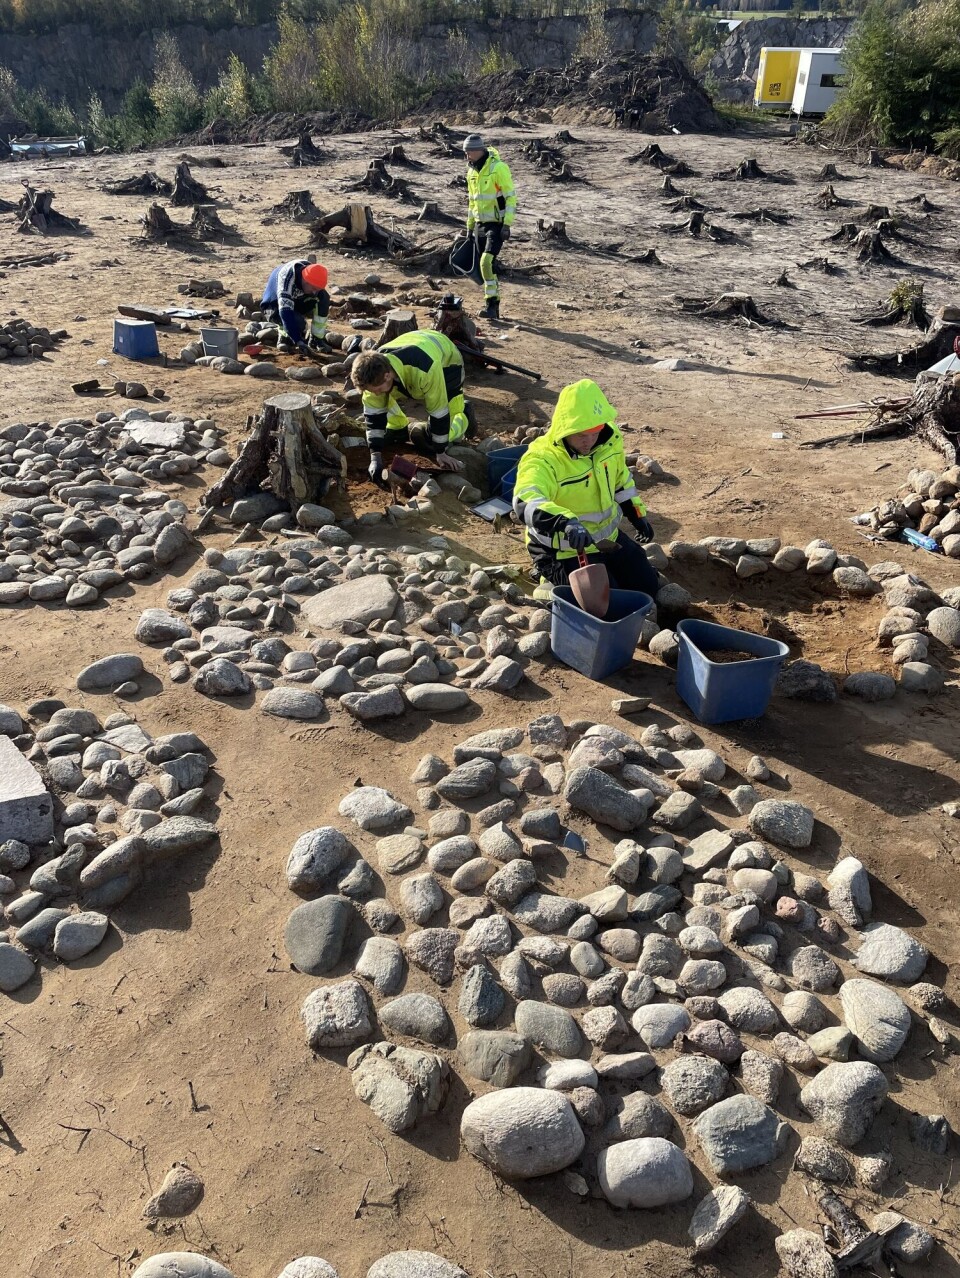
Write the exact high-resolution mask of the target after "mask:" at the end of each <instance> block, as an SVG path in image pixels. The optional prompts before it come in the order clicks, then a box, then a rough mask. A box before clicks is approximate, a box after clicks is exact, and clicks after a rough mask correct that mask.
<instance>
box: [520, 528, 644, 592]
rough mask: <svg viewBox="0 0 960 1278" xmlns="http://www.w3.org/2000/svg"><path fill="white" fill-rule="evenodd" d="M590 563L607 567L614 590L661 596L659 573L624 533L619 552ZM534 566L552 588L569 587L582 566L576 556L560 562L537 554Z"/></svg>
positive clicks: (590, 559)
mask: <svg viewBox="0 0 960 1278" xmlns="http://www.w3.org/2000/svg"><path fill="white" fill-rule="evenodd" d="M587 562H588V563H591V564H597V563H600V564H603V565H604V566H605V568H606V570H607V575H608V576H609V578H610V585H611V587H612V588H613V589H614V590H642V591H643V593H644V594H645V595H649V596H650V597H651V599H652V598H655V597H656V593H657V589H658V586H657V570H656V568H654V566H653V565H652V564H651V563H650V561H649V559H648V558H647V556H646V552H645V551H644V549H643V547H642V546H641V545H640V544H639V543H638V542H635V541H634V540H633V538H632V537H627V536H625V535H624V534H623V533H621V534H620V536H619V537H618V538H617V549H616V550H607V551H600V552H598V553H596V554H590V555H587ZM533 566H534V568H536V569H537V571H538V572H539V573H540V576H541V577H543V578H545V579H546V580H547V581H549V582H550V584H551V585H552V586H565V585H566V584H567V582H568V580H569V578H570V574H571V572H573V570H574V568H579V567H580V563H579V560H578V559H577V556H576V555H571V556H569V558H566V559H557V558H556V556H554V555H545V554H538V553H535V554H534V555H533Z"/></svg>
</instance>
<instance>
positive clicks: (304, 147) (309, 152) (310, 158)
mask: <svg viewBox="0 0 960 1278" xmlns="http://www.w3.org/2000/svg"><path fill="white" fill-rule="evenodd" d="M284 154H287V155H289V156H290V164H291V166H292V167H293V168H295V169H309V168H315V167H316V166H317V165H318V164H322V163H323V161H324V160H325V159H326V158H327V154H326V152H325V151H322V150H321V149H320V148H319V147H318V146H316V145H315V144H314V141H313V138H312V137H311V136H310V134H309V132H306V131H304V132H301V134H300V136H299V137H298V138H297V145H296V146H295V147H293V148H284Z"/></svg>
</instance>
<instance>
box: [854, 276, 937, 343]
mask: <svg viewBox="0 0 960 1278" xmlns="http://www.w3.org/2000/svg"><path fill="white" fill-rule="evenodd" d="M932 322H933V321H932V320H931V318H930V314H929V312H928V311H927V308H926V306H924V303H923V284H922V283H917V282H914V281H911V280H903V281H901V283H899V284H898V285H897V287H896V288H895V289H894V290H893V292H892V293H891V294H890V296H889V297H888V298H887V300H886V301H885V302H881V303H879V305H878V307H877V309H876V310H875V311H874V312H872V314H870V315H865V316H864V317H863V318H862V319H858V320H856V321H855V323H857V324H867V325H869V326H870V327H871V328H886V327H888V326H889V325H892V324H903V325H906V326H908V327H912V328H919V329H920V331H921V332H923V333H925V332H926V331H927V329H928V328H929V327H930V325H931V323H932Z"/></svg>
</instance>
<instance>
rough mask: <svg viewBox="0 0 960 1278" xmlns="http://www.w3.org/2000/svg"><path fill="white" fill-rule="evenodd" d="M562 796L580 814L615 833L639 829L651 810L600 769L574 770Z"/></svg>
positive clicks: (568, 778) (569, 776) (568, 777)
mask: <svg viewBox="0 0 960 1278" xmlns="http://www.w3.org/2000/svg"><path fill="white" fill-rule="evenodd" d="M563 797H564V798H565V799H566V801H567V802H568V803H569V804H570V806H571V807H572V808H576V809H577V811H578V812H585V813H586V814H587V816H589V817H592V818H593V820H594V821H597V822H599V823H601V824H602V825H609V826H611V827H612V828H613V829H614V830H624V831H627V832H629V831H630V830H635V829H637V827H638V826H641V825H642V824H643V822H644V821H645V820H646V818H647V812H648V811H649V807H648V805H647V804H646V803H644V802H643V801H642V800H641V799H639V798H638V797H637V796H636V795H635V794H632V793H631V792H630V791H629V790H625V789H624V788H623V786H621V785H618V784H617V782H616V781H614V780H613V779H612V778H611V777H609V776H608V775H607V773H606V772H602V771H601V770H600V769H599V768H574V769H573V770H572V771H571V772H570V773H569V775H568V776H567V780H566V784H565V786H564V788H563Z"/></svg>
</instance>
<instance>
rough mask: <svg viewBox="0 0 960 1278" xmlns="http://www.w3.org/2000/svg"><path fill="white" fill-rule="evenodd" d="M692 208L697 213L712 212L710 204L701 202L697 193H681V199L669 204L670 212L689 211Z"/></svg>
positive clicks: (668, 210)
mask: <svg viewBox="0 0 960 1278" xmlns="http://www.w3.org/2000/svg"><path fill="white" fill-rule="evenodd" d="M691 210H693V211H695V212H697V213H709V212H710V208H709V205H707V204H701V203H700V201H699V200H698V199H697V197H696V196H695V195H681V197H680V199H679V200H677V201H675V202H674V203H673V204H668V205H667V212H669V213H689V212H690V211H691Z"/></svg>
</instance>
